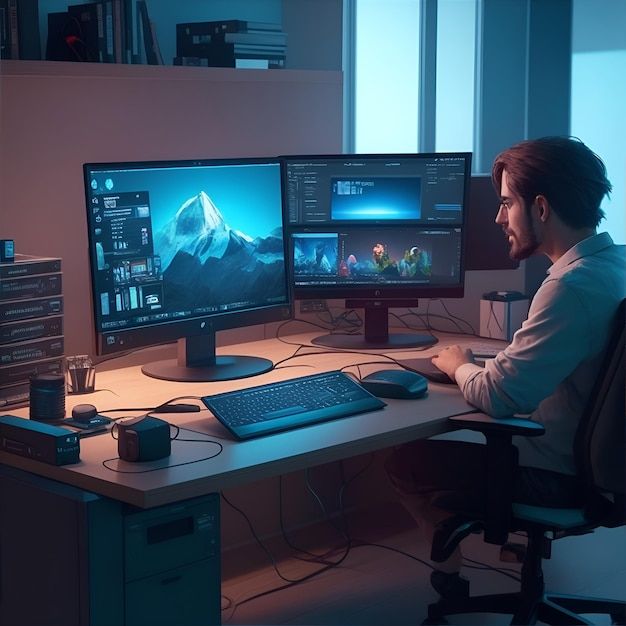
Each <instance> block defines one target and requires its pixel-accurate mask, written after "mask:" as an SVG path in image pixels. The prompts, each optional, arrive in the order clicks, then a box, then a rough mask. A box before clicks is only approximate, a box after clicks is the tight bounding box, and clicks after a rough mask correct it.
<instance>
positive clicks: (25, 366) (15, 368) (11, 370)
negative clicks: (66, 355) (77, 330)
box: [0, 358, 63, 388]
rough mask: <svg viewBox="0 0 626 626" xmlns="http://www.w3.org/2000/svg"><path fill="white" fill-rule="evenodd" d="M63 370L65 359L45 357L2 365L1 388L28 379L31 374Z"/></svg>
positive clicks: (55, 372) (53, 372)
mask: <svg viewBox="0 0 626 626" xmlns="http://www.w3.org/2000/svg"><path fill="white" fill-rule="evenodd" d="M61 372H63V359H62V358H55V359H44V360H42V361H32V362H30V363H20V364H18V365H9V366H5V367H0V388H3V387H8V386H9V385H16V384H18V383H23V382H26V381H28V380H29V379H30V378H31V376H40V375H41V374H60V373H61Z"/></svg>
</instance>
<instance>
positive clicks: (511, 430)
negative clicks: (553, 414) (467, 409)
mask: <svg viewBox="0 0 626 626" xmlns="http://www.w3.org/2000/svg"><path fill="white" fill-rule="evenodd" d="M625 311H626V300H624V301H622V303H621V304H620V307H619V310H618V314H617V320H616V322H615V327H614V329H613V331H612V335H611V339H610V343H609V349H608V353H607V354H606V356H605V358H604V362H603V366H602V368H601V370H600V375H599V377H598V379H597V380H596V382H595V384H594V387H593V389H592V393H591V396H590V398H589V402H588V404H587V406H586V409H585V412H584V414H583V417H582V419H581V422H580V424H579V427H578V430H577V432H576V436H575V442H574V456H575V460H576V464H577V468H578V474H579V477H580V478H581V480H582V483H583V485H584V486H585V487H584V505H583V506H580V507H579V508H549V507H545V506H530V505H526V504H520V503H515V502H513V501H512V498H511V494H512V486H513V482H512V481H513V475H514V470H515V466H516V464H517V449H516V448H515V446H514V445H513V444H512V441H511V438H512V436H513V435H525V436H531V437H532V436H539V435H541V434H543V432H544V428H543V426H542V425H541V424H538V423H537V422H533V421H531V420H528V419H520V418H507V419H494V418H491V417H489V416H487V415H484V414H480V413H476V414H470V415H462V416H457V417H452V418H450V420H451V422H452V423H453V424H454V427H455V428H457V429H461V428H469V429H471V430H477V431H480V432H482V433H483V434H484V435H485V437H486V454H487V472H488V475H489V477H490V483H489V484H488V485H487V495H486V502H485V507H484V510H485V513H484V515H482V516H480V517H477V516H473V515H467V514H464V513H463V512H462V510H460V509H461V508H462V506H461V505H459V506H458V507H455V503H454V496H452V497H451V498H452V499H451V498H450V496H446V495H442V498H440V499H439V500H438V501H437V505H438V506H441V508H443V509H445V510H447V511H450V512H451V513H455V515H453V516H452V517H451V518H449V519H446V520H444V521H443V522H442V523H441V524H440V525H439V526H438V528H437V530H436V532H435V536H434V539H433V546H432V552H431V558H432V560H433V561H435V562H442V561H445V560H446V559H447V558H448V557H449V556H450V555H451V554H452V552H453V550H454V549H455V548H456V546H457V545H458V544H459V542H460V541H461V540H462V539H463V538H464V537H465V536H467V535H468V534H469V533H470V532H479V531H483V533H484V540H485V541H486V542H488V543H493V544H496V545H505V544H506V542H507V539H508V534H509V532H514V531H524V532H525V533H526V534H527V537H528V543H527V546H526V549H525V556H524V561H523V565H522V572H521V588H520V591H518V592H514V593H501V594H492V595H484V596H473V597H472V596H469V597H461V598H458V597H443V596H442V597H441V598H440V600H439V601H438V602H435V603H434V604H431V605H430V606H429V607H428V618H427V619H426V620H425V621H424V623H425V624H445V623H447V622H446V621H445V615H453V614H462V613H505V614H512V615H513V619H512V621H511V624H535V623H536V622H537V621H541V622H544V623H548V624H591V623H592V622H590V621H588V620H586V619H584V618H583V617H581V615H580V614H581V613H594V614H595V613H597V614H608V615H610V616H611V619H612V623H613V624H626V601H619V600H608V599H600V598H586V597H582V596H573V595H564V594H556V593H549V592H546V591H545V587H544V580H543V572H542V560H543V559H544V558H550V548H551V542H552V540H554V539H559V538H561V537H565V536H568V535H575V534H584V533H588V532H592V531H593V530H594V529H595V528H597V527H600V526H604V527H608V528H613V527H617V526H621V525H624V524H626V499H625V494H626V465H625V463H626V461H625V458H626V457H625V447H626V446H625V439H626V437H625V432H626V430H625V429H626V417H625V415H626V406H625V400H624V391H625V386H626V383H625V373H624V334H625V332H624V329H625V325H626V324H625ZM446 498H447V500H446Z"/></svg>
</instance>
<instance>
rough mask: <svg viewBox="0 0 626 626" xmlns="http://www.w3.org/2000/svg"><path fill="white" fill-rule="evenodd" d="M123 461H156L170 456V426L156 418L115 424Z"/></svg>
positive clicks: (118, 448)
mask: <svg viewBox="0 0 626 626" xmlns="http://www.w3.org/2000/svg"><path fill="white" fill-rule="evenodd" d="M116 428H117V432H118V441H117V452H118V454H119V455H120V459H122V460H123V461H156V460H158V459H163V458H165V457H167V456H169V455H170V453H171V450H172V443H171V441H170V425H169V424H168V423H167V422H166V421H165V420H162V419H159V418H158V417H143V416H142V417H133V418H131V419H128V420H124V421H119V422H117V424H116Z"/></svg>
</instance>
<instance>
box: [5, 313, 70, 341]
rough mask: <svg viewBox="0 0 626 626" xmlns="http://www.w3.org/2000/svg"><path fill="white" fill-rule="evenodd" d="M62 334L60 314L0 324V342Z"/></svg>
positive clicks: (61, 317) (28, 339)
mask: <svg viewBox="0 0 626 626" xmlns="http://www.w3.org/2000/svg"><path fill="white" fill-rule="evenodd" d="M62 334H63V316H62V315H59V316H56V317H42V318H39V319H32V320H21V321H19V322H11V323H9V324H0V344H7V343H15V342H18V341H30V340H31V339H39V338H40V337H54V336H57V335H62Z"/></svg>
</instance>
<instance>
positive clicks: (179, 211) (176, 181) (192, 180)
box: [108, 163, 288, 312]
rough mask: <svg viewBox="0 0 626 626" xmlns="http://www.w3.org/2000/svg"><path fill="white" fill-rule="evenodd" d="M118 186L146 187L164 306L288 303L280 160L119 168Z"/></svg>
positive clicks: (184, 308) (192, 308) (120, 189)
mask: <svg viewBox="0 0 626 626" xmlns="http://www.w3.org/2000/svg"><path fill="white" fill-rule="evenodd" d="M108 176H109V178H110V184H111V186H112V188H110V192H111V193H115V192H116V191H118V192H129V191H135V192H136V191H145V192H147V193H148V196H149V207H150V208H149V213H150V215H149V217H150V223H151V230H152V241H153V247H154V250H153V254H154V255H156V256H159V257H160V259H161V272H162V276H163V283H162V286H163V303H164V310H165V311H189V312H193V311H198V310H206V309H208V308H211V309H213V308H214V307H226V306H228V309H237V308H248V307H249V306H251V305H260V306H262V305H264V304H269V303H272V304H274V303H281V302H287V300H288V296H287V288H286V276H285V272H286V269H285V258H284V250H283V239H282V197H281V182H280V167H279V165H278V164H277V163H269V164H268V163H252V164H245V165H244V164H237V165H234V164H225V165H218V166H215V165H209V166H206V165H198V166H195V165H194V166H189V167H187V166H185V167H171V168H160V167H154V168H146V169H140V170H137V169H128V170H119V171H117V172H114V173H110V174H108Z"/></svg>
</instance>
